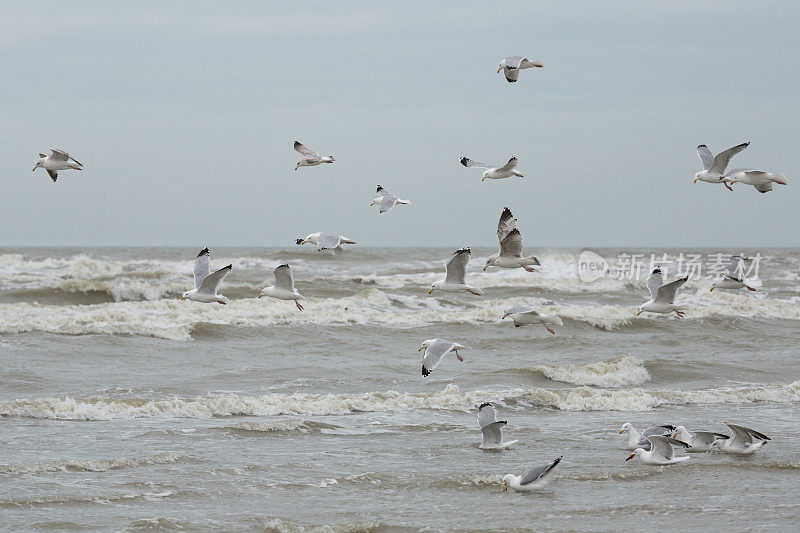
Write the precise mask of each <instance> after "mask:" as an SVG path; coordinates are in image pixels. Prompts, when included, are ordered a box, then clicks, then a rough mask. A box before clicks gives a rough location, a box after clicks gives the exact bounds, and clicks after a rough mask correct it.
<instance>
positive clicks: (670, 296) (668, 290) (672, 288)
mask: <svg viewBox="0 0 800 533" xmlns="http://www.w3.org/2000/svg"><path fill="white" fill-rule="evenodd" d="M688 279H689V276H684V277H682V278H681V279H676V280H675V281H671V282H670V283H667V284H666V285H662V286H661V287H659V288H658V296H656V300H661V301H665V302H667V303H671V304H674V303H675V294H676V293H677V292H678V289H680V288H681V287H682V286H683V284H684V283H686V280H688Z"/></svg>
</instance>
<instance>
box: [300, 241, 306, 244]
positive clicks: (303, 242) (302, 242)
mask: <svg viewBox="0 0 800 533" xmlns="http://www.w3.org/2000/svg"><path fill="white" fill-rule="evenodd" d="M307 242H308V241H301V242H300V244H305V243H307Z"/></svg>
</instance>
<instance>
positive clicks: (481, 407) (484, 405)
mask: <svg viewBox="0 0 800 533" xmlns="http://www.w3.org/2000/svg"><path fill="white" fill-rule="evenodd" d="M491 406H492V404H490V403H489V402H483V403H482V404H480V405H479V406H478V411H480V410H481V409H483V408H484V407H491Z"/></svg>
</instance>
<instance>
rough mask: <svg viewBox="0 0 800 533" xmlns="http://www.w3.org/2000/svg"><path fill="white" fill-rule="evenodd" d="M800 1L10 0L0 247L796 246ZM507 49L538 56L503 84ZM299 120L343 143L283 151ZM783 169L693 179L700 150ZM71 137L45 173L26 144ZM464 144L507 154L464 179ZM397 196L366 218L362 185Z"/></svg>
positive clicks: (2, 104) (493, 156)
mask: <svg viewBox="0 0 800 533" xmlns="http://www.w3.org/2000/svg"><path fill="white" fill-rule="evenodd" d="M798 20H800V6H798V4H797V3H795V2H789V1H787V2H736V1H733V2H729V1H725V2H723V1H719V2H716V1H706V2H703V1H699V2H695V1H693V2H683V1H677V2H662V3H653V2H636V1H627V2H561V1H558V2H556V1H554V2H537V3H535V4H534V3H532V2H491V3H488V2H484V3H469V2H436V3H431V2H424V3H414V2H402V3H401V2H397V3H391V4H389V3H383V4H378V5H376V3H375V2H363V3H355V2H352V3H348V4H347V5H346V6H344V7H343V6H338V5H335V4H334V3H332V2H292V3H285V4H269V3H263V2H252V3H245V2H239V3H221V2H154V3H143V2H136V3H133V2H130V3H122V2H75V3H69V4H66V3H61V2H57V3H43V2H30V3H21V2H17V3H10V4H7V5H6V6H5V7H4V13H3V18H2V20H0V54H2V60H0V61H1V62H0V64H1V65H2V70H3V83H2V84H0V110H2V118H3V121H2V124H3V133H2V135H3V137H4V139H3V143H2V145H1V146H0V157H2V160H3V161H4V172H3V173H2V179H3V195H2V200H0V225H1V226H2V227H3V228H5V231H4V233H3V235H2V238H0V245H6V246H23V245H31V246H35V245H62V246H70V245H73V246H92V245H121V246H127V245H137V246H161V245H186V246H195V247H197V246H203V245H209V246H212V247H213V246H216V247H220V246H242V245H251V246H281V245H290V244H291V243H292V242H293V239H294V238H296V237H297V236H302V235H305V234H307V233H311V232H314V231H331V232H338V233H342V234H345V235H348V236H350V237H351V238H353V239H355V240H356V241H358V242H359V244H363V245H368V246H416V245H421V246H452V247H456V246H460V245H464V244H469V245H473V246H479V245H493V244H494V243H495V242H496V241H495V239H496V238H495V228H496V224H497V218H498V217H499V214H500V211H501V210H502V208H503V206H506V205H508V206H509V207H511V209H512V210H513V212H514V214H515V215H516V216H517V217H518V218H519V220H520V227H521V229H522V231H523V234H524V235H525V238H526V241H527V244H528V245H530V246H531V247H532V248H533V247H536V246H649V247H659V246H712V247H720V246H733V247H738V246H742V247H760V246H800V239H798V237H797V230H798V227H799V226H800V209H799V208H798V199H800V195H799V194H798V188H799V187H800V172H799V171H800V165H799V164H798V151H799V149H798V145H799V144H800V135H799V134H798V126H797V117H798V116H800V59H799V58H798V50H800V36H799V35H800V34H798V30H797V21H798ZM506 55H526V56H528V57H530V58H535V59H539V60H542V61H544V62H545V63H546V64H547V67H546V68H545V69H537V70H535V71H532V70H528V71H524V72H522V75H521V79H520V82H519V83H516V84H508V83H506V81H505V80H504V79H503V78H502V76H501V75H498V74H496V72H495V71H496V70H497V63H498V62H499V60H500V59H501V58H502V57H504V56H506ZM294 139H299V140H300V141H302V142H304V143H306V144H307V145H308V146H309V147H311V148H313V149H315V150H317V151H319V152H320V153H321V154H333V155H334V156H335V157H336V163H335V164H333V165H324V166H320V167H315V168H305V169H301V170H298V171H297V172H295V171H293V170H292V169H293V168H294V165H295V163H296V161H297V160H298V154H297V153H296V152H294V150H292V142H293V141H294ZM743 141H751V142H752V144H751V146H750V147H749V148H748V149H747V150H745V151H744V152H743V153H742V154H740V155H739V156H737V157H736V158H735V159H734V166H747V167H757V168H763V169H765V170H771V171H776V172H782V173H785V174H787V175H788V177H789V180H790V185H789V186H788V187H781V186H777V187H776V189H777V190H775V191H773V192H771V193H768V194H765V195H764V194H759V193H757V192H756V191H755V190H754V189H753V188H752V187H749V186H740V187H737V188H736V190H735V191H734V192H732V193H731V192H728V191H727V190H725V189H724V188H722V187H721V186H716V185H711V184H706V183H697V184H692V181H691V179H692V177H693V175H694V173H695V172H697V171H698V170H700V161H699V159H698V158H697V156H696V154H695V147H696V146H697V145H698V144H700V143H706V144H708V145H709V147H710V148H711V149H712V150H713V151H714V152H717V151H719V150H722V149H724V148H727V147H729V146H732V145H734V144H738V143H740V142H743ZM50 147H59V148H62V149H65V150H67V151H70V152H71V153H73V154H74V155H75V156H76V157H77V158H78V159H79V160H80V161H82V162H83V163H84V164H85V170H84V171H83V172H72V171H64V172H62V173H61V177H60V179H59V181H58V183H56V184H53V183H51V182H50V179H49V178H48V176H47V174H46V173H45V172H44V171H42V170H41V169H40V170H37V171H36V172H35V173H31V168H32V167H33V164H34V161H35V159H36V154H37V152H39V151H47V150H48V149H49V148H50ZM462 155H468V156H469V157H472V158H473V159H477V160H482V161H486V162H503V161H506V160H507V159H508V157H510V156H511V155H516V156H517V157H518V158H519V160H520V167H519V168H520V170H522V171H523V172H525V173H526V174H527V176H528V178H526V179H525V180H512V179H509V180H504V181H491V182H490V181H488V180H487V181H486V182H483V183H481V182H480V171H477V170H474V169H465V168H463V167H462V166H461V165H459V164H458V159H459V157H460V156H462ZM378 183H380V184H382V185H383V186H384V187H386V188H387V189H389V190H390V191H393V192H395V193H396V194H397V195H398V196H400V197H403V198H408V199H410V200H411V201H412V202H413V203H414V205H413V206H412V207H410V208H407V207H399V208H396V209H394V210H393V211H391V212H390V213H388V214H384V215H380V216H379V215H378V214H377V211H376V210H374V208H369V207H368V204H369V201H370V200H371V199H372V198H373V196H374V194H373V193H374V189H375V185H376V184H378Z"/></svg>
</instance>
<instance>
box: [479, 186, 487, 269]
mask: <svg viewBox="0 0 800 533" xmlns="http://www.w3.org/2000/svg"><path fill="white" fill-rule="evenodd" d="M481 181H483V180H481ZM487 268H488V267H483V271H484V272H486V269H487Z"/></svg>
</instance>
